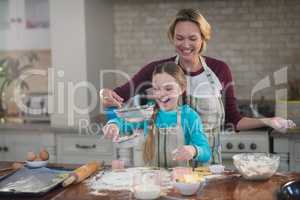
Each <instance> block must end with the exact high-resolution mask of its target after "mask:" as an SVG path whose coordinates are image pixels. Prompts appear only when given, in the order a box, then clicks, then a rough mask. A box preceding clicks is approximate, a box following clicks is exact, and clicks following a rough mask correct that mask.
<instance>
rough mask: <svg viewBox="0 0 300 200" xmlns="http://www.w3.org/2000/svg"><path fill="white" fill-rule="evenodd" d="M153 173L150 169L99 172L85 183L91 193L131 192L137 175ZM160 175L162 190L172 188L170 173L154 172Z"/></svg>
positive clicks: (163, 171)
mask: <svg viewBox="0 0 300 200" xmlns="http://www.w3.org/2000/svg"><path fill="white" fill-rule="evenodd" d="M150 171H153V169H150V168H143V167H139V168H128V169H125V170H124V171H101V172H99V173H98V174H96V176H94V177H93V178H91V179H89V180H87V181H86V182H85V183H86V184H87V185H88V187H90V188H91V190H92V191H104V190H129V191H132V192H133V187H134V184H135V183H136V180H135V179H136V178H137V174H141V173H147V172H150ZM156 171H157V172H159V174H160V185H161V187H162V189H164V188H171V187H172V179H171V173H170V172H168V171H166V170H156Z"/></svg>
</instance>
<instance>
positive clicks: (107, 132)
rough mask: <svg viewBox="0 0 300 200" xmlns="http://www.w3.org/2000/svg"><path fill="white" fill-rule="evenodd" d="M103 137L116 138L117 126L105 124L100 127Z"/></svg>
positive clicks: (117, 135) (117, 133)
mask: <svg viewBox="0 0 300 200" xmlns="http://www.w3.org/2000/svg"><path fill="white" fill-rule="evenodd" d="M102 131H103V134H104V137H105V138H107V139H113V140H116V139H118V138H119V132H120V131H119V127H118V126H117V125H116V124H106V125H105V126H104V127H103V128H102Z"/></svg>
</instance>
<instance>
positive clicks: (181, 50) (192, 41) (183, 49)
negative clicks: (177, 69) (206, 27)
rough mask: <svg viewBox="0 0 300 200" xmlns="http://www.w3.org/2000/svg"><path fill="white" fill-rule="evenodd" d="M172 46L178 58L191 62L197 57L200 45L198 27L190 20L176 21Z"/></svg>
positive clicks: (200, 38)
mask: <svg viewBox="0 0 300 200" xmlns="http://www.w3.org/2000/svg"><path fill="white" fill-rule="evenodd" d="M174 46H175V50H176V52H177V53H178V54H179V56H180V59H182V60H184V61H186V62H193V61H194V60H195V59H198V55H199V51H200V49H201V46H202V37H201V32H200V30H199V27H198V26H197V25H196V24H195V23H194V22H190V21H182V22H177V24H176V26H175V31H174Z"/></svg>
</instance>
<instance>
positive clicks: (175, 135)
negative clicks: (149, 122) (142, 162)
mask: <svg viewBox="0 0 300 200" xmlns="http://www.w3.org/2000/svg"><path fill="white" fill-rule="evenodd" d="M154 131H155V132H154V133H155V142H154V144H155V158H154V163H152V164H153V165H154V166H157V167H164V168H171V167H176V166H184V165H186V162H183V161H176V160H173V159H172V158H173V155H172V152H174V150H176V149H177V148H179V147H182V146H183V145H184V132H183V129H182V126H181V115H180V111H178V112H177V125H176V126H174V127H168V128H157V127H156V126H154Z"/></svg>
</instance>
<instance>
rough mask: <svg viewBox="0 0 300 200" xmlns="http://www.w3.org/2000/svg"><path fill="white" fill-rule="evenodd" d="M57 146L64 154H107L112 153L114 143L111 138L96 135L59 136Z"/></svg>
mask: <svg viewBox="0 0 300 200" xmlns="http://www.w3.org/2000/svg"><path fill="white" fill-rule="evenodd" d="M57 144H58V145H57V146H58V150H59V152H60V153H63V154H75V155H77V154H89V155H91V154H102V155H103V154H106V155H111V154H112V150H113V145H112V142H111V140H107V139H104V138H101V137H96V136H74V135H62V136H60V135H59V136H57Z"/></svg>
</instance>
